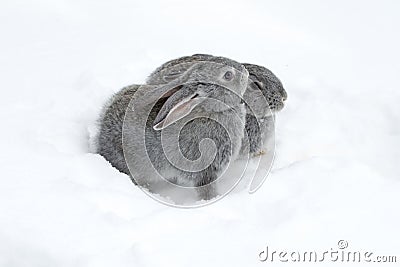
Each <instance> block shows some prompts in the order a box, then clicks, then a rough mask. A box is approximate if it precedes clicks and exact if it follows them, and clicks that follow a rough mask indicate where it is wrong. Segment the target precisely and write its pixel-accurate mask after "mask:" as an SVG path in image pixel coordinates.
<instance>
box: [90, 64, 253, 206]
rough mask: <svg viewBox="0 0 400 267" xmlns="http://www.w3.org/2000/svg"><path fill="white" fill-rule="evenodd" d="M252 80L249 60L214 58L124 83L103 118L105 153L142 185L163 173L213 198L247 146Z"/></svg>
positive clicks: (100, 148)
mask: <svg viewBox="0 0 400 267" xmlns="http://www.w3.org/2000/svg"><path fill="white" fill-rule="evenodd" d="M247 83H248V71H247V70H246V68H245V67H244V66H243V65H242V64H240V63H238V62H235V61H233V60H230V59H227V58H222V57H212V58H211V59H209V60H207V62H197V63H195V64H192V65H191V66H190V67H188V68H186V69H185V71H184V72H183V73H180V75H179V77H178V78H177V79H173V80H172V81H171V82H169V83H166V84H165V83H164V84H163V85H161V86H160V85H144V86H138V85H132V86H128V87H125V88H123V89H122V90H121V91H120V92H118V93H117V94H116V95H115V96H114V97H113V98H112V99H111V101H110V103H109V105H108V106H107V107H106V108H105V111H104V114H103V115H102V117H101V122H100V132H99V136H98V145H97V149H98V153H100V154H101V155H103V156H104V157H105V158H106V159H107V160H108V161H110V162H111V164H112V165H113V166H114V167H116V168H117V169H119V170H120V171H122V172H124V173H127V174H132V175H133V180H134V182H136V183H137V184H139V185H141V186H144V187H149V186H150V185H151V183H153V182H158V181H160V177H162V179H166V180H167V181H170V182H172V183H175V184H177V185H178V186H191V187H196V188H197V191H198V193H199V196H200V198H201V199H211V198H213V197H215V196H216V195H217V191H216V188H215V183H213V182H214V181H215V180H216V179H217V178H218V177H219V175H220V174H221V173H222V172H223V171H224V170H225V169H226V168H227V166H228V165H229V163H230V162H231V161H233V160H234V159H235V158H236V157H237V155H238V153H239V150H240V147H241V143H242V139H243V135H244V127H245V125H244V124H245V114H246V111H245V106H244V104H243V102H242V96H243V94H244V92H245V90H246V88H247ZM149 189H150V190H151V189H152V188H149Z"/></svg>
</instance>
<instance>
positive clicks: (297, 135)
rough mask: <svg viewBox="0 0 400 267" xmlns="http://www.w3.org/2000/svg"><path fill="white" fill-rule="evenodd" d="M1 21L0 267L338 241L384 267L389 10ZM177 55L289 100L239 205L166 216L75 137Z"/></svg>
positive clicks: (393, 121) (272, 8) (140, 9)
mask: <svg viewBox="0 0 400 267" xmlns="http://www.w3.org/2000/svg"><path fill="white" fill-rule="evenodd" d="M0 5H1V8H0V29H1V33H2V42H0V51H1V52H0V61H1V62H2V64H1V65H0V72H1V73H2V75H1V83H2V89H1V92H2V94H1V95H2V96H1V98H0V103H1V105H0V121H1V132H0V142H1V151H2V153H1V156H0V166H1V172H0V174H1V178H0V266H7V267H9V266H10V267H13V266H96V267H97V266H111V265H113V266H165V265H167V266H189V265H190V266H207V265H211V266H262V265H266V264H271V263H269V262H264V263H263V262H260V261H259V259H258V254H259V253H260V252H261V250H263V249H264V248H265V246H267V245H268V246H269V247H270V248H272V249H276V250H278V249H281V250H282V249H287V250H300V251H304V250H316V251H325V250H329V249H330V248H337V242H338V241H339V240H340V239H344V240H347V241H348V242H349V249H352V250H353V251H354V250H369V251H373V252H374V254H376V255H396V253H397V256H398V258H397V261H400V255H399V254H398V253H399V249H400V243H399V240H400V232H399V231H398V225H399V223H400V215H399V213H398V205H399V204H398V203H399V200H400V199H399V198H400V197H399V193H398V192H399V191H400V180H399V177H400V176H399V171H398V162H399V158H400V152H399V149H398V148H399V143H400V142H399V135H400V126H399V116H400V105H399V104H398V101H399V99H400V90H399V84H400V83H399V80H398V73H399V71H400V53H399V52H398V47H400V38H399V37H398V32H399V25H400V19H399V18H398V14H397V13H398V10H399V7H400V4H399V2H397V1H389V0H385V1H381V2H379V3H378V2H375V1H351V2H350V1H335V2H326V1H324V2H322V1H312V0H307V1H301V2H300V1H297V2H295V1H279V2H278V1H274V2H273V1H251V2H250V1H247V2H245V1H235V0H233V1H219V2H216V1H211V0H203V1H198V2H196V1H193V2H192V1H182V0H173V1H125V0H115V1H108V2H101V1H89V0H87V1H61V0H60V1H48V0H38V1H34V2H30V1H19V2H18V1H7V0H6V1H2V3H1V4H0ZM193 53H210V54H214V55H223V56H226V57H230V58H233V59H236V60H238V61H241V62H251V63H255V64H260V65H264V66H267V67H268V68H270V69H271V70H272V71H274V73H276V74H277V76H278V77H279V78H280V79H281V80H282V81H283V83H284V85H285V88H286V90H287V92H288V101H287V105H286V107H285V108H284V109H283V110H282V112H281V113H280V114H278V116H277V125H276V126H277V130H276V158H275V162H274V165H273V168H272V171H271V173H270V175H269V177H268V178H267V180H266V182H265V183H264V185H263V186H262V187H261V188H260V189H259V190H258V191H257V192H256V193H254V194H248V193H247V191H246V190H241V191H239V192H235V193H232V194H230V195H228V196H227V197H225V198H223V199H222V200H220V201H218V202H216V203H214V204H212V205H209V206H205V207H202V208H197V209H178V208H172V207H168V206H165V205H162V204H160V203H158V202H156V201H154V200H153V199H151V198H149V197H148V196H146V195H145V194H144V193H143V192H142V191H141V190H140V189H138V188H137V187H135V186H134V185H133V184H132V183H131V181H130V180H129V178H128V177H127V176H126V175H123V174H121V173H119V172H118V171H117V170H115V169H114V168H112V167H111V166H110V164H109V163H108V162H107V161H105V160H104V159H103V158H102V157H101V156H99V155H96V154H93V153H90V148H89V136H90V135H91V133H92V132H93V129H94V126H95V120H96V118H97V116H98V114H99V112H100V110H101V107H102V105H103V103H104V102H105V101H106V100H107V99H108V98H109V97H110V95H111V94H112V93H113V92H116V91H117V90H119V89H120V88H121V87H123V86H125V85H128V84H133V83H143V82H144V80H145V78H146V75H148V74H149V73H150V72H151V71H152V70H153V69H155V68H156V67H157V66H159V65H160V64H162V63H163V62H165V61H167V60H169V59H172V58H176V57H179V56H183V55H189V54H193ZM274 264H277V265H279V262H274ZM281 264H282V265H288V264H289V263H281ZM298 264H299V263H298ZM337 264H338V265H343V263H338V262H337ZM299 265H301V264H299ZM370 265H371V266H372V265H374V264H372V263H370ZM352 266H357V264H352Z"/></svg>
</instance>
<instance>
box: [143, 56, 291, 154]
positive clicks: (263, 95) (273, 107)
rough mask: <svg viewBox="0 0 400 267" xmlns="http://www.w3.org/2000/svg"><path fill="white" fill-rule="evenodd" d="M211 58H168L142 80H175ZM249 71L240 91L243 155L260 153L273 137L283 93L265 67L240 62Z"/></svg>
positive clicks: (274, 77)
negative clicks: (243, 119) (244, 139)
mask: <svg viewBox="0 0 400 267" xmlns="http://www.w3.org/2000/svg"><path fill="white" fill-rule="evenodd" d="M212 58H215V57H214V56H212V55H207V54H195V55H192V56H185V57H180V58H177V59H173V60H170V61H168V62H166V63H164V64H163V65H161V66H160V67H158V68H157V69H156V70H155V71H154V72H153V73H151V74H150V75H149V77H148V79H147V80H146V83H147V84H152V85H160V84H165V83H168V82H170V81H172V80H174V79H177V78H178V77H179V76H180V75H182V73H184V72H185V71H186V70H187V69H188V68H190V66H192V65H193V64H195V63H196V62H201V61H208V60H211V59H212ZM243 65H244V66H245V67H246V69H247V70H248V72H249V83H248V86H247V90H246V92H245V94H244V97H243V98H244V100H245V103H246V111H247V112H246V125H245V132H246V134H247V137H248V142H242V149H241V152H240V154H241V155H242V157H246V156H247V154H248V153H249V152H250V155H252V156H256V155H260V154H262V153H264V152H263V151H262V146H263V143H264V142H266V141H267V139H268V138H269V137H272V136H273V131H274V120H275V113H276V112H278V111H280V110H281V109H282V108H283V107H284V101H285V100H286V98H287V93H286V91H285V89H284V88H283V85H282V83H281V81H280V80H279V79H278V78H277V77H276V76H275V75H274V74H273V73H272V72H271V71H270V70H268V69H267V68H265V67H262V66H258V65H254V64H243Z"/></svg>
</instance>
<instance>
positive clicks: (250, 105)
mask: <svg viewBox="0 0 400 267" xmlns="http://www.w3.org/2000/svg"><path fill="white" fill-rule="evenodd" d="M243 65H244V66H245V67H246V69H247V70H248V71H249V84H248V86H247V90H246V92H245V94H244V96H243V98H244V99H245V101H246V104H247V106H246V108H247V110H248V112H247V113H248V114H254V115H255V116H256V117H258V118H260V117H266V116H269V115H272V114H274V113H275V112H278V111H280V110H281V109H282V108H283V107H284V104H285V100H286V99H287V93H286V91H285V89H284V88H283V85H282V83H281V81H280V80H279V79H278V77H276V76H275V75H274V74H273V73H272V72H271V71H270V70H269V69H267V68H265V67H262V66H259V65H254V64H247V63H244V64H243ZM265 103H267V104H268V105H266V104H265Z"/></svg>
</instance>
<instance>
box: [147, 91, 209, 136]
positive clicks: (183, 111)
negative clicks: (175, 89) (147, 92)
mask: <svg viewBox="0 0 400 267" xmlns="http://www.w3.org/2000/svg"><path fill="white" fill-rule="evenodd" d="M203 100H204V98H203V97H199V94H198V93H193V94H191V95H189V96H188V97H185V98H183V99H181V100H180V101H179V102H178V103H176V104H175V105H173V106H172V108H171V109H168V108H166V109H161V111H160V112H159V113H158V115H157V117H156V119H155V120H154V126H153V129H154V130H162V129H164V128H165V127H167V126H169V125H171V124H172V123H174V122H176V121H178V120H180V119H182V118H183V117H185V116H186V115H188V114H189V113H190V112H191V111H192V110H193V109H194V108H195V107H196V106H197V105H198V104H200V103H201V102H203Z"/></svg>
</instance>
